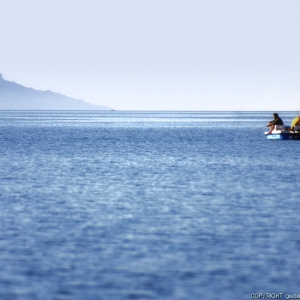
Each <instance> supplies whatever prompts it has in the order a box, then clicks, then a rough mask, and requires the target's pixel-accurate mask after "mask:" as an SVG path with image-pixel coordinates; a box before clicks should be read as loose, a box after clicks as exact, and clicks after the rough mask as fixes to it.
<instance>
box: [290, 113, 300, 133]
mask: <svg viewBox="0 0 300 300" xmlns="http://www.w3.org/2000/svg"><path fill="white" fill-rule="evenodd" d="M296 125H300V115H299V116H297V117H296V118H295V119H293V121H292V124H291V129H290V130H291V131H294V132H295V126H296Z"/></svg>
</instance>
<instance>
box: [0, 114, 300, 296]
mask: <svg viewBox="0 0 300 300" xmlns="http://www.w3.org/2000/svg"><path fill="white" fill-rule="evenodd" d="M272 113H273V111H272V112H266V111H265V112H248V111H247V112H217V111H210V112H185V111H177V112H168V111H144V112H139V111H0V299H1V300H15V299H16V300H19V299H20V300H35V299H37V300H40V299H42V300H52V299H57V300H59V299H61V300H63V299H66V300H77V299H78V300H79V299H80V300H81V299H82V300H97V299H99V300H102V299H103V300H123V299H125V300H126V299H158V300H160V299H162V300H186V299H189V300H194V299H195V300H196V299H197V300H198V299H205V300H217V299H218V300H219V299H220V300H229V299H230V300H232V299H239V300H241V299H292V298H297V297H298V296H299V298H300V215H299V212H300V189H299V187H300V184H299V180H300V177H299V168H300V160H299V150H300V141H299V140H267V139H266V137H265V136H264V132H265V131H266V130H267V129H268V128H266V127H265V126H266V124H267V122H268V121H270V120H272V119H273V116H272ZM278 113H279V115H280V117H281V118H282V119H283V121H284V123H285V124H286V125H289V124H290V123H291V121H292V119H293V118H294V117H296V116H297V115H298V114H299V112H278ZM297 299H298V298H297Z"/></svg>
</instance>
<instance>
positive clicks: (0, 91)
mask: <svg viewBox="0 0 300 300" xmlns="http://www.w3.org/2000/svg"><path fill="white" fill-rule="evenodd" d="M9 109H12V110H14V109H16V110H112V109H111V108H109V107H107V106H99V105H93V104H91V103H88V102H85V101H83V100H79V99H74V98H70V97H67V96H64V95H61V94H58V93H54V92H51V91H39V90H35V89H33V88H27V87H25V86H23V85H20V84H18V83H15V82H12V81H7V80H5V79H3V77H2V75H1V74H0V110H9Z"/></svg>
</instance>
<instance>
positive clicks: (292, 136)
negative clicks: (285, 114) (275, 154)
mask: <svg viewBox="0 0 300 300" xmlns="http://www.w3.org/2000/svg"><path fill="white" fill-rule="evenodd" d="M265 135H266V137H267V139H268V140H300V126H295V132H294V131H290V127H289V126H285V125H275V128H274V129H273V131H272V133H268V132H265Z"/></svg>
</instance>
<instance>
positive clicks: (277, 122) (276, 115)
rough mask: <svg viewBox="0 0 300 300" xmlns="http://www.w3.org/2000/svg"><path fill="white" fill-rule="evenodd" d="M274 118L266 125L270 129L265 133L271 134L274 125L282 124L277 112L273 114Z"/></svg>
mask: <svg viewBox="0 0 300 300" xmlns="http://www.w3.org/2000/svg"><path fill="white" fill-rule="evenodd" d="M273 117H274V119H273V120H272V121H270V122H269V123H268V125H267V127H270V131H269V132H268V133H267V134H271V133H272V131H273V130H274V128H275V125H284V124H283V122H282V120H281V118H279V115H278V114H277V113H274V114H273Z"/></svg>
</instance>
